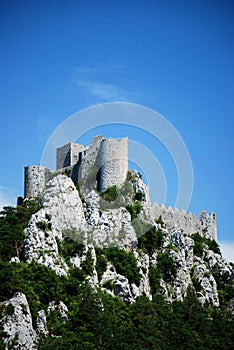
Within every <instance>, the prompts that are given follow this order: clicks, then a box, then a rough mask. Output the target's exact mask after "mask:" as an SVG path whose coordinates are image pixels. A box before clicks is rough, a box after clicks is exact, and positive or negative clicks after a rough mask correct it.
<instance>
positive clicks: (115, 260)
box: [105, 247, 141, 285]
mask: <svg viewBox="0 0 234 350" xmlns="http://www.w3.org/2000/svg"><path fill="white" fill-rule="evenodd" d="M105 254H106V257H107V259H108V260H110V261H111V262H112V264H113V265H114V267H115V269H116V271H117V273H119V274H121V275H123V276H125V277H126V278H127V279H128V281H129V283H136V284H137V285H139V283H140V279H141V274H140V269H139V267H138V266H137V259H136V258H135V256H134V254H133V253H132V252H126V251H124V250H121V249H119V248H116V247H114V248H108V249H106V250H105Z"/></svg>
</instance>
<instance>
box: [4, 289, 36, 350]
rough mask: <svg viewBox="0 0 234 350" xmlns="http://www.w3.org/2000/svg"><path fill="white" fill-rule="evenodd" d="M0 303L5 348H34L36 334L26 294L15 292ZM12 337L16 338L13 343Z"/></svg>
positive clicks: (21, 349)
mask: <svg viewBox="0 0 234 350" xmlns="http://www.w3.org/2000/svg"><path fill="white" fill-rule="evenodd" d="M0 305H1V306H2V307H4V314H5V315H4V316H3V318H2V320H1V321H2V324H3V331H4V332H5V333H6V334H7V335H8V337H7V338H5V339H4V342H5V344H6V349H19V350H32V349H36V348H37V347H36V342H37V335H36V332H35V331H34V329H33V326H32V316H31V312H30V309H29V305H28V301H27V299H26V296H25V295H24V294H23V293H19V292H17V293H15V294H14V296H13V297H12V298H11V299H10V300H8V301H5V302H3V303H0ZM14 339H16V341H15V343H14ZM12 342H13V343H14V346H13V348H12V346H11V343H12Z"/></svg>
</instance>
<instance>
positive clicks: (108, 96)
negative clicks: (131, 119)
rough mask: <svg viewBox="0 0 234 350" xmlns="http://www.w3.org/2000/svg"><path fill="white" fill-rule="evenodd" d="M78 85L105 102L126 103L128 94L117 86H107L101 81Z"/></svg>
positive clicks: (82, 82)
mask: <svg viewBox="0 0 234 350" xmlns="http://www.w3.org/2000/svg"><path fill="white" fill-rule="evenodd" d="M76 84H77V85H79V86H81V87H83V88H84V89H86V91H88V92H89V93H90V94H92V95H93V96H95V97H96V98H98V99H101V100H104V101H126V100H127V93H126V92H125V91H124V90H123V89H122V88H120V87H119V86H117V85H114V84H106V83H103V82H100V81H85V80H82V81H79V80H78V81H76Z"/></svg>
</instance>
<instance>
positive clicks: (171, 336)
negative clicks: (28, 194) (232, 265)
mask: <svg viewBox="0 0 234 350" xmlns="http://www.w3.org/2000/svg"><path fill="white" fill-rule="evenodd" d="M106 199H107V198H106ZM37 209H38V203H35V202H31V203H24V205H23V206H20V207H18V208H11V207H7V208H5V209H4V210H3V212H2V213H1V216H0V242H1V245H0V254H1V260H0V301H4V300H7V299H9V298H11V297H12V296H13V294H14V293H15V292H16V291H20V292H23V293H24V294H25V295H26V297H27V300H28V302H29V306H30V310H31V313H32V318H33V325H34V326H36V317H37V312H38V311H39V310H41V309H44V310H47V307H48V304H49V302H51V301H55V302H59V301H63V302H64V303H65V304H66V305H67V307H68V310H69V311H68V319H67V320H65V319H64V318H63V317H62V316H61V315H60V314H59V312H58V311H57V310H55V311H52V312H50V313H48V311H47V315H46V316H47V326H48V330H49V332H50V335H49V336H48V337H44V336H43V335H42V336H41V339H40V344H39V346H38V348H39V349H41V350H47V349H64V350H65V349H66V350H67V349H77V350H86V349H87V350H94V349H95V350H99V349H100V350H109V349H110V350H112V349H116V350H118V349H119V350H123V349H126V350H142V349H153V350H156V349H157V350H158V349H159V350H178V349H179V350H183V349H186V350H187V349H189V350H193V349H196V350H197V349H206V350H209V349H210V350H211V349H212V350H215V349H217V350H220V349H222V350H228V349H233V345H234V320H231V319H230V315H229V314H228V312H227V305H228V302H229V300H230V298H231V297H232V295H233V289H232V281H231V279H230V277H229V276H228V275H227V274H224V273H221V271H220V269H219V268H218V266H214V267H213V270H212V271H211V273H212V274H213V275H214V277H215V279H216V282H217V285H218V290H219V296H220V300H221V306H222V307H221V308H215V307H212V306H210V305H208V304H205V305H204V306H202V305H201V303H200V302H199V301H198V299H197V298H196V296H195V291H194V289H193V288H191V289H190V290H189V293H188V295H187V297H186V298H185V300H184V301H183V302H173V303H167V302H166V301H165V300H164V299H163V297H162V296H161V295H160V294H159V293H158V291H159V280H160V278H162V277H163V278H164V280H165V281H171V280H173V278H174V274H175V268H176V267H175V265H174V261H173V259H172V258H171V257H170V256H169V255H168V253H167V251H166V250H163V249H162V242H163V231H162V230H160V229H156V227H151V228H150V229H149V230H148V231H147V233H146V234H144V235H142V236H141V237H140V238H139V244H138V251H139V252H140V251H143V252H147V253H148V254H149V255H152V254H153V249H152V247H154V248H156V249H157V250H158V257H157V265H156V266H151V267H150V271H149V277H150V286H151V291H152V294H153V299H152V301H150V300H149V299H148V298H147V297H145V296H141V297H138V298H137V300H136V302H135V303H132V304H126V303H124V302H123V301H122V300H121V299H120V298H118V297H112V296H111V295H109V294H108V293H107V292H104V291H103V290H101V289H97V290H94V289H93V288H91V286H90V285H89V283H88V282H87V276H90V275H92V273H93V259H92V254H91V251H90V250H88V251H87V253H86V259H85V260H83V261H82V263H81V268H74V267H71V268H70V273H69V275H68V276H67V277H59V276H57V275H56V274H55V272H54V271H52V270H51V269H49V268H47V267H45V266H42V265H39V264H37V263H36V262H34V263H31V264H26V263H24V262H21V263H9V260H10V258H11V257H13V256H18V257H19V258H20V257H21V252H20V249H21V246H22V242H23V233H22V232H23V229H24V228H25V227H26V225H27V223H28V220H29V218H30V216H31V214H32V213H33V212H35V211H36V210H37ZM138 224H139V225H140V224H142V223H140V222H138ZM193 239H194V241H195V251H196V252H197V254H198V256H200V255H201V254H202V248H203V247H204V244H206V245H208V246H209V248H210V249H213V250H214V251H218V247H217V246H216V243H215V242H212V241H210V240H205V239H204V238H202V239H201V238H200V236H199V237H198V236H197V235H194V236H193ZM58 243H59V251H60V254H61V255H62V256H63V257H64V259H65V260H66V262H67V263H69V257H70V256H74V254H78V255H82V254H83V252H84V249H85V247H84V246H82V245H81V244H79V243H77V242H75V241H72V240H71V239H69V238H66V239H65V240H64V241H62V242H61V241H60V242H58ZM199 254H200V255H199ZM96 256H97V262H96V269H97V272H98V278H99V281H100V280H101V278H102V275H103V273H104V271H105V270H106V267H107V262H108V261H109V262H111V263H112V264H113V265H114V266H115V269H116V271H117V272H118V273H120V274H123V275H124V276H126V277H127V278H128V279H129V281H130V282H131V283H136V284H137V285H138V284H139V281H140V277H141V275H140V270H139V268H138V266H137V260H136V258H135V256H134V254H133V253H132V252H131V251H129V252H126V251H123V250H120V249H118V248H110V249H100V248H96ZM21 260H22V259H21ZM107 289H111V285H110V286H109V288H107ZM13 311H14V310H13V309H12V307H9V308H8V309H7V310H4V312H7V313H8V314H12V313H13ZM0 312H3V310H1V309H0ZM0 332H1V330H0ZM0 349H4V345H3V343H1V342H0Z"/></svg>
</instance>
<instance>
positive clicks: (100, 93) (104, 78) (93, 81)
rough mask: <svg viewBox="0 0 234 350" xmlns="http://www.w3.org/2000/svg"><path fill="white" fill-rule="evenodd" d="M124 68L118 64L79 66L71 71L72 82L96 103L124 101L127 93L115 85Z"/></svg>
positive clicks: (126, 98)
mask: <svg viewBox="0 0 234 350" xmlns="http://www.w3.org/2000/svg"><path fill="white" fill-rule="evenodd" d="M123 71H124V66H122V65H118V64H111V65H110V64H100V65H95V66H80V67H75V68H74V70H73V82H74V84H75V85H76V86H78V87H79V88H80V89H82V91H80V92H83V93H86V94H87V93H88V94H89V95H91V96H92V97H94V98H95V99H98V102H112V101H126V100H128V99H129V98H128V94H127V92H126V91H125V90H124V89H123V88H122V87H120V86H119V85H118V83H117V84H116V83H115V82H116V81H119V74H120V73H121V72H123Z"/></svg>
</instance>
